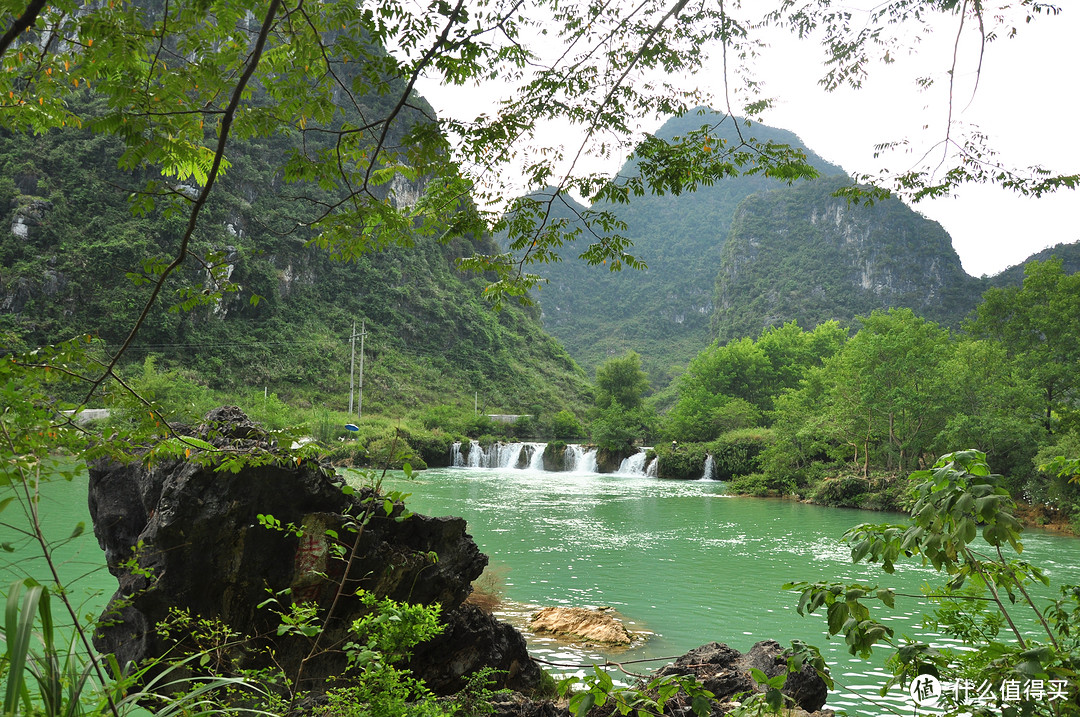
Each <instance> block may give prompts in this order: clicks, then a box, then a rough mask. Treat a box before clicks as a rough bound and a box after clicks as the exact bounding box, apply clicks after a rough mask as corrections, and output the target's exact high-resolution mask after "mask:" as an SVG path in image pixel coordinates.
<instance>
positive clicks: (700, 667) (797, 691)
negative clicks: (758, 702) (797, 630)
mask: <svg viewBox="0 0 1080 717" xmlns="http://www.w3.org/2000/svg"><path fill="white" fill-rule="evenodd" d="M751 668H757V669H759V670H761V671H762V672H764V673H765V675H766V676H767V677H770V678H772V677H776V676H777V675H779V674H782V673H785V672H787V657H786V655H785V652H784V648H783V647H781V646H780V643H778V642H776V641H775V640H762V641H761V642H758V643H755V644H754V646H753V647H751V648H750V651H749V652H747V653H746V654H743V653H741V652H739V651H738V650H735V649H733V648H731V647H728V646H727V645H724V644H722V643H719V642H710V643H708V644H707V645H702V646H701V647H697V648H694V649H693V650H691V651H690V652H688V653H686V654H685V655H683V656H682V657H680V658H678V659H677V660H675V662H673V663H672V664H670V665H667V666H666V667H662V668H661V669H660V670H658V671H657V673H656V676H657V677H663V676H665V675H693V676H694V677H696V678H697V680H698V682H700V683H702V685H703V686H704V687H705V689H707V690H709V691H710V692H712V693H713V694H714V695H715V696H716V699H717V701H718V702H727V701H730V700H732V699H734V698H736V697H737V696H738V695H740V694H743V693H749V692H752V691H754V690H758V691H760V688H758V687H757V685H756V683H755V682H754V680H753V679H751V677H750V670H751ZM781 692H783V693H784V694H785V695H787V696H788V697H790V698H791V699H792V700H794V702H795V704H796V705H797V706H798V708H799V709H801V710H803V711H805V712H817V711H818V710H820V709H821V708H822V707H823V706H824V705H825V698H826V697H828V696H829V688H828V686H827V685H826V684H825V681H824V680H823V679H821V677H820V676H819V675H818V674H817V672H816V671H815V670H814V668H813V667H812V666H810V665H803V667H802V669H801V670H799V671H798V672H795V673H792V674H790V675H788V678H787V680H786V681H785V682H784V687H783V689H782V690H781Z"/></svg>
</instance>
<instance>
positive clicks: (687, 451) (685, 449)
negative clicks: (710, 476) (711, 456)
mask: <svg viewBox="0 0 1080 717" xmlns="http://www.w3.org/2000/svg"><path fill="white" fill-rule="evenodd" d="M655 450H656V456H657V460H659V461H660V462H659V463H658V464H657V470H656V476H657V477H658V478H674V479H681V480H694V479H697V478H700V477H701V476H702V474H704V472H705V458H706V456H707V454H708V450H707V449H706V446H705V444H704V443H678V444H675V446H674V447H672V446H668V445H666V444H661V445H659V446H657V447H656V449H655Z"/></svg>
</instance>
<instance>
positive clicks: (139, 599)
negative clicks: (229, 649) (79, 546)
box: [89, 407, 540, 693]
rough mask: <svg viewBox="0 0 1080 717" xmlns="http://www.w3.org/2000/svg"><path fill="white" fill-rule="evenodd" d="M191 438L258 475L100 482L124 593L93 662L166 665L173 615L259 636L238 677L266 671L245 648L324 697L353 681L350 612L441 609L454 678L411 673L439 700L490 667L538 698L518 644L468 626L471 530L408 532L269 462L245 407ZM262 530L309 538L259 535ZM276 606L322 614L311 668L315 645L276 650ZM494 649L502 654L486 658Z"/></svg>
mask: <svg viewBox="0 0 1080 717" xmlns="http://www.w3.org/2000/svg"><path fill="white" fill-rule="evenodd" d="M193 433H194V435H195V436H197V437H198V438H200V439H202V440H206V441H208V442H209V443H211V444H213V445H214V446H216V447H217V448H218V449H220V450H222V451H224V453H223V454H222V455H223V456H227V455H229V454H230V453H233V452H237V451H239V452H242V453H244V454H245V455H247V456H248V457H249V458H250V459H251V461H250V464H249V465H247V466H246V467H243V468H241V469H240V470H239V471H237V472H231V471H228V470H225V471H219V470H215V467H214V465H205V464H203V463H202V462H198V461H194V460H187V459H185V460H168V461H163V462H160V463H156V464H154V465H152V466H151V467H147V466H145V465H143V464H142V463H141V462H140V463H128V464H120V463H115V462H108V461H102V462H98V463H96V464H94V465H92V466H91V467H90V495H89V501H90V513H91V517H92V518H93V521H94V532H95V534H96V535H97V538H98V542H99V543H100V545H101V547H102V548H103V549H104V551H105V555H106V560H107V563H108V567H109V570H110V572H112V573H113V575H115V576H116V577H117V579H118V581H119V589H118V590H117V591H116V594H115V595H114V596H113V598H112V600H111V601H110V603H109V606H108V607H107V608H106V611H105V613H104V614H103V615H102V626H101V628H100V629H99V630H98V631H97V632H96V633H95V638H94V641H95V647H96V648H97V649H98V650H99V651H101V652H102V653H111V654H114V655H116V657H117V659H118V660H119V662H120V664H121V665H124V664H127V663H129V662H134V663H142V662H144V661H146V660H148V659H152V658H158V657H161V656H163V655H164V654H165V653H166V652H167V651H168V650H169V649H170V647H172V643H171V642H170V641H169V640H166V639H164V638H162V637H161V636H160V635H158V633H157V632H156V631H155V629H154V628H155V626H156V625H157V624H158V623H159V622H161V621H163V620H166V619H167V618H168V617H169V611H170V609H171V608H181V609H186V610H188V611H190V613H191V614H192V615H194V616H196V617H200V618H213V619H217V620H220V621H222V622H223V623H225V624H226V625H228V626H229V627H230V628H231V629H232V630H234V631H236V632H239V633H241V634H244V635H248V636H251V637H252V638H253V641H252V644H249V645H248V649H245V651H244V652H243V653H241V654H239V655H238V656H234V657H236V658H237V659H238V660H239V661H240V664H241V666H245V667H257V666H261V665H262V664H265V663H266V660H267V659H268V658H267V657H266V655H267V653H266V652H265V651H264V650H259V649H251V648H252V647H255V648H270V649H272V650H273V651H274V661H275V662H276V663H277V664H279V665H280V666H281V668H282V669H283V671H284V672H285V674H286V675H289V676H291V677H296V676H299V684H297V685H296V686H297V688H299V689H301V690H304V691H308V690H311V691H315V692H318V691H320V690H321V688H322V686H323V685H325V683H326V680H327V679H329V678H333V677H335V676H337V675H339V674H341V673H342V672H343V671H344V669H345V666H346V658H345V655H344V654H343V653H342V651H341V650H340V649H338V648H339V647H340V645H342V644H344V642H345V641H347V639H348V626H349V625H350V624H351V623H352V622H353V620H355V619H356V618H358V617H360V616H362V615H363V614H365V611H366V608H365V607H364V606H363V605H362V604H361V602H360V601H359V600H358V599H357V597H356V591H357V590H358V589H363V590H366V591H369V592H371V593H374V594H375V595H376V596H378V597H389V598H392V599H394V600H397V601H404V602H409V603H423V604H435V603H437V604H439V605H441V606H442V611H443V613H442V614H443V619H444V621H445V624H446V628H445V633H444V634H445V635H450V636H453V645H454V649H455V650H456V652H455V659H454V661H453V663H452V666H447V665H445V664H441V663H440V662H439V661H435V660H432V659H428V660H427V661H426V662H425V661H424V660H421V659H418V660H417V663H416V666H415V671H416V673H417V675H418V676H419V677H421V678H425V679H426V678H427V677H428V676H427V675H426V674H425V672H424V671H425V670H428V671H429V672H431V673H432V674H431V677H432V679H431V680H430V681H429V684H430V685H431V686H432V687H433V688H434V689H437V690H438V691H440V692H442V693H451V692H454V691H456V690H457V689H460V687H461V686H462V685H463V680H462V678H463V677H466V676H468V675H469V674H471V673H472V672H474V671H476V670H477V669H480V668H482V667H485V666H491V667H494V668H495V669H497V670H501V671H503V673H504V678H503V684H500V685H498V686H499V687H503V686H506V687H513V688H514V689H518V690H530V689H533V688H535V687H536V686H538V685H539V683H540V670H539V668H538V667H537V665H536V664H535V663H534V662H533V661H532V660H531V659H530V658H529V656H528V653H527V652H526V649H525V641H524V639H523V638H522V637H521V635H519V634H518V633H516V632H515V631H514V630H513V629H512V628H510V627H509V626H507V625H502V624H501V623H496V622H495V621H493V620H492V621H485V622H484V623H483V625H480V624H479V623H480V621H478V620H477V619H476V618H475V616H472V615H471V613H469V612H468V611H462V610H460V607H461V605H462V603H463V601H464V600H465V598H466V597H467V596H468V595H469V593H470V591H471V587H470V585H471V583H472V581H473V580H474V579H476V578H477V577H478V576H479V575H480V573H481V572H482V571H483V569H484V566H485V565H486V564H487V556H485V555H484V554H482V553H481V552H480V550H479V549H478V548H477V546H476V544H475V542H473V540H472V538H471V536H469V535H468V533H467V532H466V525H465V521H464V520H463V519H461V518H432V517H428V516H423V515H412V516H410V517H408V518H405V519H402V516H403V510H404V508H403V506H402V505H401V504H386V503H384V501H383V499H382V498H381V497H377V496H375V495H374V494H373V492H372V491H371V490H370V489H363V490H359V491H356V492H355V494H354V493H352V492H351V491H349V490H344V488H345V485H344V483H343V481H342V480H341V478H340V477H339V476H337V475H335V474H334V472H333V470H331V469H330V468H329V467H327V466H325V465H323V464H320V463H319V462H318V461H315V460H302V461H298V460H296V459H294V458H291V457H287V456H285V455H284V454H281V453H279V452H277V451H275V449H274V446H273V445H272V444H271V443H269V442H268V440H267V436H266V433H265V431H263V430H262V429H261V428H260V427H259V426H257V425H255V424H253V423H251V422H250V421H249V420H248V419H247V417H246V416H245V415H244V414H243V412H242V411H240V409H238V408H236V407H225V408H221V409H216V410H215V411H213V412H211V413H210V414H208V415H207V418H206V423H205V424H204V425H202V426H200V427H199V428H198V429H196V430H195V431H194V432H193ZM202 455H206V453H203V454H202ZM215 463H216V461H215ZM385 507H389V508H390V511H389V513H387V511H386V509H385ZM260 515H269V516H273V518H274V519H276V520H277V521H279V522H280V524H281V525H282V526H288V525H289V524H292V525H294V526H296V527H298V528H300V529H302V535H300V536H298V535H296V534H295V532H294V531H290V530H278V529H272V528H268V527H265V526H264V525H263V524H262V522H261V521H260V518H259V516H260ZM368 515H369V516H370V518H369V519H368V520H367V522H366V523H365V522H364V521H363V518H364V516H368ZM335 535H336V538H335V537H334V536H335ZM354 548H355V550H354ZM336 551H340V552H341V553H342V554H343V555H342V556H341V557H339V556H338V554H337V552H336ZM286 591H288V592H286ZM270 598H276V600H277V605H278V606H279V609H280V607H287V606H288V605H289V603H290V602H292V601H297V602H305V603H310V602H314V603H316V604H317V605H318V606H319V607H320V610H321V614H323V615H326V614H327V613H328V612H330V611H331V610H332V614H331V615H330V618H329V620H328V621H327V622H326V629H325V630H324V632H323V634H322V636H321V637H320V638H319V639H320V645H321V646H324V647H327V648H330V649H325V650H317V652H318V655H317V656H316V657H314V658H311V657H309V653H311V651H312V650H311V647H312V644H311V640H310V639H309V638H305V637H302V636H299V635H295V636H293V635H284V636H278V635H277V634H276V633H277V627H278V625H279V624H280V622H281V621H280V618H279V615H278V614H276V613H275V612H274V611H273V609H272V607H273V606H274V604H273V603H271V604H270V605H264V603H266V601H267V600H268V599H270ZM515 638H516V639H515ZM443 639H444V640H445V639H446V638H445V637H444V638H443ZM492 646H497V647H498V649H497V650H493V649H486V648H489V647H492ZM418 658H419V656H418Z"/></svg>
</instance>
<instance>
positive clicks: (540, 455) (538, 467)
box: [529, 443, 547, 471]
mask: <svg viewBox="0 0 1080 717" xmlns="http://www.w3.org/2000/svg"><path fill="white" fill-rule="evenodd" d="M546 449H547V444H546V443H534V444H533V454H532V460H531V461H530V462H529V470H531V471H542V470H544V451H545V450H546Z"/></svg>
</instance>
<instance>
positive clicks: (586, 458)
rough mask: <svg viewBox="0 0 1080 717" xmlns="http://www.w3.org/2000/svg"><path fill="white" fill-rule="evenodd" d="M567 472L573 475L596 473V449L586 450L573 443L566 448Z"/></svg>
mask: <svg viewBox="0 0 1080 717" xmlns="http://www.w3.org/2000/svg"><path fill="white" fill-rule="evenodd" d="M564 460H565V461H566V463H565V465H566V470H568V471H570V472H571V473H595V472H596V449H595V448H588V449H587V448H585V447H584V446H581V445H578V444H577V443H571V444H570V445H568V446H567V447H566V458H565V459H564Z"/></svg>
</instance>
